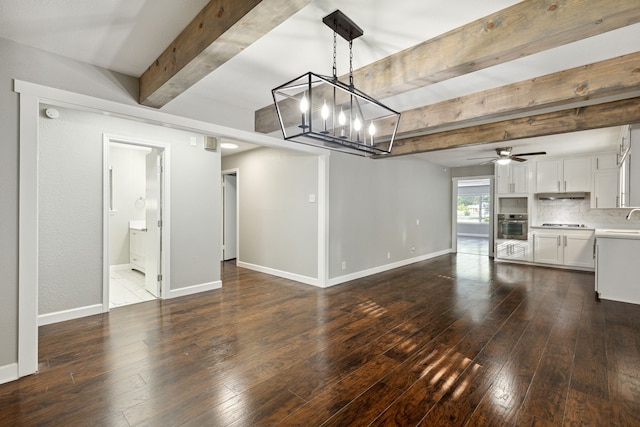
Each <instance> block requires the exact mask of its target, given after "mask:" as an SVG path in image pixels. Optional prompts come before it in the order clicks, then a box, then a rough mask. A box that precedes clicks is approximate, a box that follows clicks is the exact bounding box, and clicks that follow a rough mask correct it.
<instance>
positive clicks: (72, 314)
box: [38, 304, 103, 326]
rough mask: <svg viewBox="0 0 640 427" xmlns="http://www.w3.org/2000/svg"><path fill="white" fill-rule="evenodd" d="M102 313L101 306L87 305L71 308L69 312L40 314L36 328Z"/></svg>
mask: <svg viewBox="0 0 640 427" xmlns="http://www.w3.org/2000/svg"><path fill="white" fill-rule="evenodd" d="M101 313H103V307H102V304H94V305H88V306H86V307H78V308H72V309H69V310H62V311H57V312H55V313H47V314H41V315H39V316H38V326H44V325H50V324H52V323H58V322H64V321H65V320H73V319H79V318H81V317H87V316H93V315H94V314H101Z"/></svg>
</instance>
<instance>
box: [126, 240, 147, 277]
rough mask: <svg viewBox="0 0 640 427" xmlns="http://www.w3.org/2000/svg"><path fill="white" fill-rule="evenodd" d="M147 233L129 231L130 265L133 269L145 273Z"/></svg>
mask: <svg viewBox="0 0 640 427" xmlns="http://www.w3.org/2000/svg"><path fill="white" fill-rule="evenodd" d="M146 238H147V232H146V231H143V230H134V229H129V264H131V269H133V270H138V271H139V272H141V273H144V272H145V262H146V259H145V252H146V244H147V243H146Z"/></svg>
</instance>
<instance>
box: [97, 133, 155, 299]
mask: <svg viewBox="0 0 640 427" xmlns="http://www.w3.org/2000/svg"><path fill="white" fill-rule="evenodd" d="M105 144H106V145H107V147H106V149H105V155H106V156H105V158H106V160H105V169H106V170H105V172H106V180H107V185H106V186H105V191H106V197H105V199H106V200H107V201H108V203H106V205H107V206H106V209H107V215H108V221H107V224H108V238H107V239H106V242H107V248H105V258H106V259H107V260H108V265H107V267H108V275H107V280H105V283H104V292H103V293H104V295H105V297H104V300H103V305H104V306H105V309H106V308H107V307H106V306H107V304H108V309H111V308H115V307H121V306H125V305H130V304H136V303H140V302H145V301H151V300H154V299H156V298H161V296H162V286H161V285H162V278H163V262H162V260H163V253H162V252H163V251H162V243H163V232H162V230H163V224H162V221H163V211H164V209H165V206H164V197H163V193H164V182H165V179H164V169H165V168H164V162H165V148H164V147H159V146H152V145H145V144H141V143H139V142H135V141H127V140H123V139H122V138H120V139H118V140H114V139H112V138H109V139H108V142H106V143H105Z"/></svg>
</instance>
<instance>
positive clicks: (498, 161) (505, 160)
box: [496, 157, 511, 165]
mask: <svg viewBox="0 0 640 427" xmlns="http://www.w3.org/2000/svg"><path fill="white" fill-rule="evenodd" d="M496 163H497V164H499V165H508V164H509V163H511V159H510V158H508V157H505V158H503V159H498V160H496Z"/></svg>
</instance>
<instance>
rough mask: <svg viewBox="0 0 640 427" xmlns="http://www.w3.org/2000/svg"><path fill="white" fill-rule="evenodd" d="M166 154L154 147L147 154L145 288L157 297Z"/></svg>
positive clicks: (158, 292) (158, 290) (159, 274)
mask: <svg viewBox="0 0 640 427" xmlns="http://www.w3.org/2000/svg"><path fill="white" fill-rule="evenodd" d="M163 161H164V156H163V152H162V150H159V149H157V148H153V149H152V150H151V152H150V153H149V154H147V167H146V174H147V191H146V205H145V206H146V209H145V210H146V226H147V238H146V265H145V288H146V290H147V291H148V292H149V293H151V294H152V295H153V296H155V297H156V298H157V297H159V296H160V283H161V280H162V276H161V274H162V265H161V263H160V260H161V253H162V233H161V231H162V169H163Z"/></svg>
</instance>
